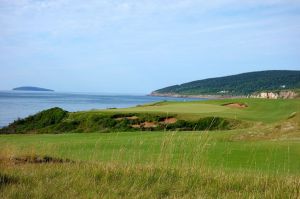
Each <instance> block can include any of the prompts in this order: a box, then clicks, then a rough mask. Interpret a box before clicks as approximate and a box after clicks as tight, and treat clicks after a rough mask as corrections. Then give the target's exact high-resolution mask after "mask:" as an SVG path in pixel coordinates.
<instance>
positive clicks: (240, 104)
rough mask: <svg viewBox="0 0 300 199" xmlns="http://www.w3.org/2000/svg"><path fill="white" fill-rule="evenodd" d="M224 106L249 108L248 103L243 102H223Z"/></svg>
mask: <svg viewBox="0 0 300 199" xmlns="http://www.w3.org/2000/svg"><path fill="white" fill-rule="evenodd" d="M223 106H227V107H230V108H247V107H248V106H247V105H246V104H242V103H230V104H223Z"/></svg>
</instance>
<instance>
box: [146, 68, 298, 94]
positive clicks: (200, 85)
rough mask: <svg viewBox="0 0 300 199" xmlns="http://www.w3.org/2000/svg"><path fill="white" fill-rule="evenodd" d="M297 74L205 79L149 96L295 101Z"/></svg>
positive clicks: (283, 72) (284, 72)
mask: <svg viewBox="0 0 300 199" xmlns="http://www.w3.org/2000/svg"><path fill="white" fill-rule="evenodd" d="M299 90H300V71H291V70H269V71H258V72H249V73H242V74H237V75H231V76H225V77H217V78H209V79H203V80H197V81H192V82H188V83H184V84H180V85H174V86H169V87H166V88H162V89H159V90H156V91H153V92H152V93H151V94H150V95H152V96H173V97H204V98H214V97H217V98H231V97H257V98H295V97H296V95H298V94H297V93H299Z"/></svg>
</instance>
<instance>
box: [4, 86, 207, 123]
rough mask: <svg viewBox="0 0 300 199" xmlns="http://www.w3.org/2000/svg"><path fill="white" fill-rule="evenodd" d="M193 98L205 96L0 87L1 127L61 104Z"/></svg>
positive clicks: (75, 107) (78, 106)
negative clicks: (1, 88) (177, 96)
mask: <svg viewBox="0 0 300 199" xmlns="http://www.w3.org/2000/svg"><path fill="white" fill-rule="evenodd" d="M164 100H166V101H193V100H204V99H192V98H173V97H154V96H146V95H108V94H98V93H63V92H28V91H26V92H21V91H0V127H3V126H6V125H8V124H9V123H11V122H13V121H14V120H16V119H18V118H24V117H27V116H29V115H32V114H35V113H37V112H39V111H42V110H45V109H48V108H52V107H60V108H63V109H65V110H67V111H70V112H75V111H83V110H91V109H107V108H126V107H133V106H137V105H141V104H146V103H152V102H158V101H164Z"/></svg>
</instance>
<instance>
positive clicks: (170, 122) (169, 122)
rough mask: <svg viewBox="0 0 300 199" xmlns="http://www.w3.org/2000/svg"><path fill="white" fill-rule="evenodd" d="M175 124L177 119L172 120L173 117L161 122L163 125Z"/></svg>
mask: <svg viewBox="0 0 300 199" xmlns="http://www.w3.org/2000/svg"><path fill="white" fill-rule="evenodd" d="M176 122H177V119H176V118H174V117H171V118H166V119H165V120H164V121H163V123H165V124H174V123H176Z"/></svg>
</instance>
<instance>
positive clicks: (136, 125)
mask: <svg viewBox="0 0 300 199" xmlns="http://www.w3.org/2000/svg"><path fill="white" fill-rule="evenodd" d="M131 127H132V128H141V125H140V124H133V125H131Z"/></svg>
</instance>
